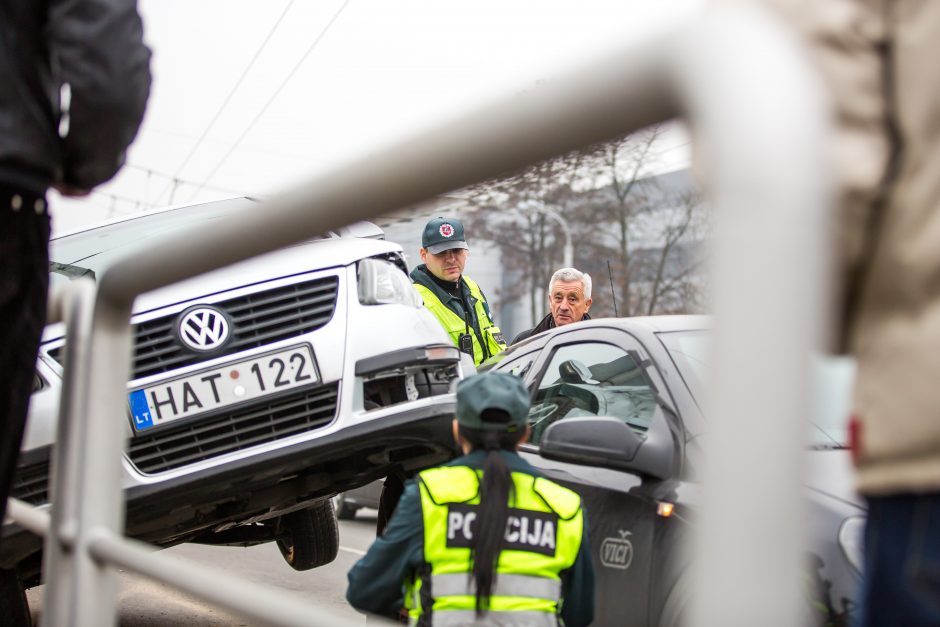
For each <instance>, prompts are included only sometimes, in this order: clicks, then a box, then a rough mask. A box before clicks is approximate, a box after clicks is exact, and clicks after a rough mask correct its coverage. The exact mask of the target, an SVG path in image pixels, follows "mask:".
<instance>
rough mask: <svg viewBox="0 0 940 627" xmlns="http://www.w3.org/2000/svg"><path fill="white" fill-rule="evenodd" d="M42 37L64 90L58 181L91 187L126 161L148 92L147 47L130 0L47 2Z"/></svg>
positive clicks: (106, 178) (110, 175) (84, 187)
mask: <svg viewBox="0 0 940 627" xmlns="http://www.w3.org/2000/svg"><path fill="white" fill-rule="evenodd" d="M47 33H48V41H49V47H50V51H49V54H50V56H51V57H52V61H53V64H54V67H56V70H57V72H58V77H59V79H60V80H61V81H62V83H63V84H68V88H69V90H70V92H69V96H68V100H69V103H68V105H69V113H68V116H67V123H65V120H63V124H62V125H60V129H59V133H60V137H62V139H61V151H62V164H63V168H64V172H62V173H61V174H60V176H61V181H62V182H64V183H66V184H68V185H70V186H73V187H76V188H80V189H86V190H87V189H91V188H93V187H94V186H95V185H98V184H99V183H102V182H104V181H106V180H108V179H110V178H111V177H112V176H113V175H114V173H115V172H117V170H118V169H119V168H120V167H121V165H123V163H124V151H125V149H126V148H127V147H128V145H130V143H131V141H132V140H133V139H134V136H135V135H136V134H137V128H138V126H139V125H140V122H141V120H142V119H143V116H144V108H145V107H146V104H147V97H148V95H149V94H150V50H148V49H147V47H146V46H145V45H144V42H143V26H142V24H141V19H140V16H139V15H138V13H137V3H136V2H135V1H134V0H86V1H85V2H71V1H68V0H53V1H52V2H51V3H50V6H49V24H48V26H47Z"/></svg>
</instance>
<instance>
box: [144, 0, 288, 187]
mask: <svg viewBox="0 0 940 627" xmlns="http://www.w3.org/2000/svg"><path fill="white" fill-rule="evenodd" d="M293 4H294V0H290V1H289V2H288V3H287V6H285V7H284V10H283V11H282V12H281V15H280V16H279V17H278V18H277V21H276V22H275V23H274V25H273V26H272V27H271V29H270V30H269V31H268V34H267V36H265V38H264V41H262V42H261V46H260V47H259V48H258V50H256V51H255V54H254V56H253V57H252V58H251V60H250V61H249V62H248V65H247V66H246V67H245V69H244V70H243V71H242V74H241V76H239V77H238V80H237V81H235V85H233V86H232V89H231V90H229V92H228V95H227V96H226V97H225V100H223V101H222V104H221V105H220V106H219V109H218V110H217V111H216V112H215V115H214V116H213V117H212V120H211V121H210V122H209V125H208V126H207V127H206V129H205V130H204V131H203V132H202V135H200V136H199V139H197V140H196V143H195V144H194V145H193V147H192V149H190V151H189V154H188V155H186V158H185V159H183V163H181V164H180V167H179V168H177V169H176V174H175V175H174V176H172V177H170V178H171V180H170V183H169V184H168V185H167V186H166V187H164V188H163V191H161V192H160V194H159V195H158V196H157V197H156V199H154V203H157V202H160V199H161V198H163V195H164V194H165V193H166V192H167V190H170V189H172V190H173V191H176V189H175V187H174V186H173V181H175V180H179V175H180V173H182V171H183V168H185V167H186V165H187V164H188V163H189V160H190V159H192V157H193V155H195V154H196V151H197V150H199V146H200V145H201V144H202V142H203V141H204V140H205V138H206V136H207V135H208V134H209V131H211V130H212V127H213V126H215V123H216V122H217V121H218V120H219V118H220V117H221V116H222V112H223V111H225V108H226V107H227V106H228V104H229V102H231V100H232V97H233V96H234V95H235V92H236V91H238V88H239V87H241V84H242V82H243V81H244V80H245V77H246V76H248V72H250V71H251V68H253V67H254V65H255V61H257V60H258V58H259V57H260V56H261V52H262V51H263V50H264V49H265V47H266V46H267V45H268V42H269V41H271V37H272V36H273V35H274V32H275V31H276V30H277V28H278V26H280V24H281V22H282V21H283V20H284V16H285V15H287V12H288V11H289V10H290V8H291V7H292V6H293ZM207 180H208V179H207ZM200 189H202V187H200V188H199V189H197V190H196V191H197V192H198V191H199V190H200ZM193 196H195V194H193ZM191 199H192V198H190V200H191ZM168 204H173V193H172V192H171V193H170V200H169V202H168Z"/></svg>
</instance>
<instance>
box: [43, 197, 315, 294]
mask: <svg viewBox="0 0 940 627" xmlns="http://www.w3.org/2000/svg"><path fill="white" fill-rule="evenodd" d="M252 204H255V201H253V200H251V199H249V198H234V199H232V200H225V201H218V202H210V203H205V204H202V205H193V206H189V207H180V208H177V209H170V210H168V211H159V212H155V213H149V214H143V215H141V216H139V217H135V218H132V219H130V220H125V221H122V222H114V223H111V224H106V225H102V226H99V227H95V228H91V229H88V230H85V231H80V232H78V233H73V234H71V235H64V236H62V237H58V238H56V239H53V240H52V241H51V242H50V245H49V257H50V263H49V272H50V278H51V283H52V286H53V287H55V286H56V285H58V284H59V283H64V282H66V281H70V280H72V279H75V278H78V277H82V276H86V277H89V278H92V279H95V278H96V277H97V276H98V275H100V274H101V272H102V271H104V270H105V268H107V267H108V266H110V265H111V264H113V263H114V262H115V261H116V260H117V259H119V258H120V257H121V256H123V255H124V253H125V252H127V251H130V250H133V249H135V248H137V247H139V246H140V245H141V243H143V242H145V241H147V240H151V239H154V238H158V237H166V236H168V235H172V234H174V233H179V232H181V231H183V230H185V229H188V228H192V227H194V226H197V225H200V224H205V223H210V222H214V221H219V220H224V219H225V218H226V217H227V216H229V215H231V214H232V212H233V211H237V210H239V209H243V208H245V207H248V206H251V205H252ZM313 239H322V238H320V237H318V238H313Z"/></svg>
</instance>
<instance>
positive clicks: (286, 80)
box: [189, 0, 350, 200]
mask: <svg viewBox="0 0 940 627" xmlns="http://www.w3.org/2000/svg"><path fill="white" fill-rule="evenodd" d="M349 3H350V0H345V1H344V2H343V4H342V6H340V8H339V9H338V10H337V11H336V13H334V14H333V17H332V18H330V21H329V22H328V23H327V25H326V26H325V27H324V28H323V30H322V31H320V34H319V35H317V38H316V39H314V40H313V42H312V43H311V44H310V46H309V47H308V48H307V50H306V51H305V52H304V53H303V55H302V56H301V57H300V60H299V61H297V63H296V64H295V65H294V67H293V68H292V69H291V71H290V73H288V75H287V76H286V77H285V78H284V80H283V81H282V82H281V84H280V85H279V86H278V88H277V89H276V90H274V93H273V94H271V97H270V98H269V99H268V101H267V102H265V103H264V106H263V107H261V111H259V112H258V114H257V115H256V116H255V117H254V119H253V120H252V121H251V122H250V123H249V124H248V126H247V127H245V130H244V131H243V132H242V134H241V135H239V137H238V139H237V140H235V143H234V144H232V146H231V148H229V150H228V152H226V153H225V155H223V157H222V159H221V160H219V162H218V163H217V164H216V166H215V168H214V169H213V170H212V172H210V173H209V175H208V176H207V177H206V178H205V179H204V183H203V184H202V185H201V186H200V187H198V188H197V189H196V191H194V192H193V193H192V195H191V196H190V197H189V199H190V200H192V199H193V198H195V196H196V194H198V193H199V192H200V191H202V188H203V187H204V186H205V184H206V183H208V182H209V181H210V180H212V177H213V176H215V174H216V172H218V171H219V169H220V168H221V167H222V166H223V165H224V164H225V162H226V161H228V158H229V157H231V156H232V153H234V152H235V150H236V149H237V148H238V146H239V144H241V143H242V140H244V139H245V137H246V136H247V135H248V133H249V132H250V131H251V129H252V128H254V126H255V124H257V123H258V120H260V119H261V116H262V115H264V113H265V112H266V111H267V110H268V107H270V106H271V103H273V102H274V100H275V99H276V98H277V97H278V95H279V94H280V93H281V90H283V89H284V87H285V86H286V85H287V83H289V82H290V80H291V79H292V78H294V74H296V73H297V70H299V69H300V66H301V65H303V63H304V61H306V59H307V57H308V56H309V55H310V53H311V52H313V50H314V48H316V47H317V44H319V43H320V41H321V40H322V39H323V37H324V36H325V35H326V33H327V32H328V31H329V30H330V28H331V27H332V26H333V24H334V23H335V22H336V20H337V19H338V18H339V16H340V15H341V14H342V13H343V11H344V10H345V9H346V7H347V6H348V5H349Z"/></svg>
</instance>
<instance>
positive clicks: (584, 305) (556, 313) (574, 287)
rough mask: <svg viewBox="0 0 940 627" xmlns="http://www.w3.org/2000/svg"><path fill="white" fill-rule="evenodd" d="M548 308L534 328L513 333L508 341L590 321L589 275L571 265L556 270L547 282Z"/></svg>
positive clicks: (514, 341) (519, 339) (516, 340)
mask: <svg viewBox="0 0 940 627" xmlns="http://www.w3.org/2000/svg"><path fill="white" fill-rule="evenodd" d="M548 307H549V309H551V313H549V314H548V315H547V316H545V317H544V318H542V320H541V322H539V323H538V324H537V325H535V327H533V328H531V329H529V330H527V331H523V332H522V333H520V334H519V335H517V336H516V338H515V339H514V340H513V341H512V342H511V344H516V343H518V342H521V341H522V340H524V339H527V338H529V337H531V336H533V335H536V334H538V333H541V332H542V331H548V330H549V329H554V328H555V327H562V326H564V325H566V324H571V323H572V322H579V321H581V320H590V319H591V316H589V315H588V310H589V309H590V308H591V275H589V274H587V273H586V272H581V271H580V270H576V269H575V268H562V269H561V270H558V271H556V272H555V274H553V275H552V280H551V281H549V282H548Z"/></svg>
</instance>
